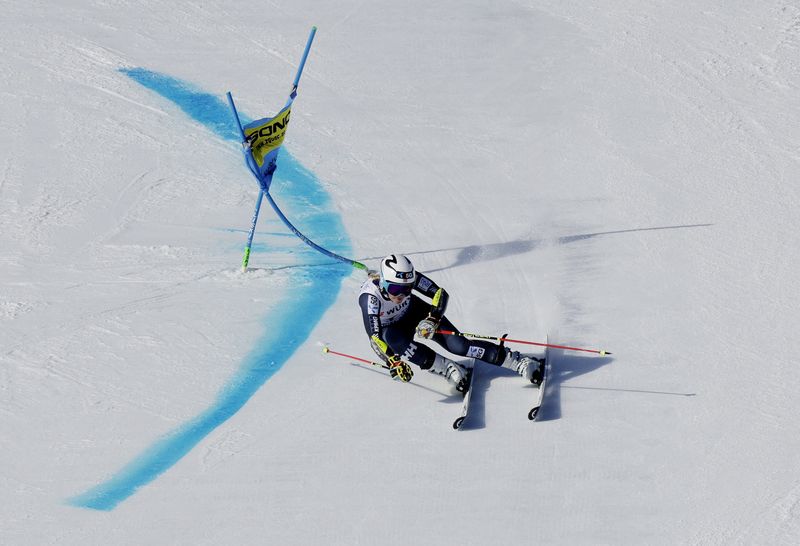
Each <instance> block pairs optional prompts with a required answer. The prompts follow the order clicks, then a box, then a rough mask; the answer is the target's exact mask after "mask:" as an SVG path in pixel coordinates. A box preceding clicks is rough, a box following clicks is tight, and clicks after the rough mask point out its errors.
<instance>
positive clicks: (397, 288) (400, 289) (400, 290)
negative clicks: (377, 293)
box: [383, 282, 414, 297]
mask: <svg viewBox="0 0 800 546" xmlns="http://www.w3.org/2000/svg"><path fill="white" fill-rule="evenodd" d="M413 286H414V285H412V284H393V283H390V282H384V283H383V289H384V290H386V292H387V293H388V294H389V295H390V296H395V297H397V296H406V297H407V296H410V295H411V289H412V288H413Z"/></svg>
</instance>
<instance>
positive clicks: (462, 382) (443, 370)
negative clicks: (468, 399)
mask: <svg viewBox="0 0 800 546" xmlns="http://www.w3.org/2000/svg"><path fill="white" fill-rule="evenodd" d="M428 371H429V372H431V373H436V374H439V375H443V376H445V378H446V379H447V381H448V382H449V383H450V384H451V385H453V387H455V389H456V390H457V391H458V392H461V393H465V392H467V387H468V385H469V371H468V370H467V369H466V368H465V367H464V366H462V365H461V364H456V363H455V362H453V361H452V360H450V359H447V358H445V357H443V356H442V355H436V358H435V359H434V361H433V365H432V366H431V368H430V369H429V370H428Z"/></svg>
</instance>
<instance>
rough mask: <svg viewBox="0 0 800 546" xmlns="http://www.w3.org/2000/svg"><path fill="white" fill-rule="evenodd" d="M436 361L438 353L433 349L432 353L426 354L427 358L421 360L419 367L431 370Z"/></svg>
mask: <svg viewBox="0 0 800 546" xmlns="http://www.w3.org/2000/svg"><path fill="white" fill-rule="evenodd" d="M435 361H436V353H434V352H432V351H431V353H430V354H429V355H426V356H425V359H424V360H422V361H421V362H420V364H419V367H420V369H422V370H430V369H431V367H432V366H433V363H434V362H435Z"/></svg>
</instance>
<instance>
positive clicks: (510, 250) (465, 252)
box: [358, 224, 714, 273]
mask: <svg viewBox="0 0 800 546" xmlns="http://www.w3.org/2000/svg"><path fill="white" fill-rule="evenodd" d="M713 225H714V224H685V225H675V226H656V227H644V228H634V229H619V230H614V231H598V232H595V233H580V234H576V235H567V236H564V237H558V238H557V239H555V242H556V244H559V245H567V244H570V243H575V242H579V241H586V240H588V239H594V238H597V237H603V236H607V235H621V234H625V233H637V232H642V231H662V230H673V229H692V228H701V227H710V226H713ZM546 242H548V239H518V240H516V241H507V242H504V243H490V244H486V245H468V246H460V247H451V248H440V249H436V250H421V251H417V252H406V253H405V255H406V256H423V255H425V254H435V253H437V252H457V254H456V257H455V259H454V260H453V263H451V264H450V265H446V266H444V267H439V268H436V269H428V270H426V273H436V272H438V271H444V270H446V269H452V268H454V267H459V266H463V265H468V264H472V263H479V262H489V261H492V260H499V259H501V258H505V257H507V256H514V255H518V254H525V253H528V252H530V251H532V250H534V249H536V248H537V247H539V246H541V245H542V244H544V243H546ZM382 257H383V256H367V257H364V258H358V260H359V261H362V262H367V261H370V260H380V259H381V258H382Z"/></svg>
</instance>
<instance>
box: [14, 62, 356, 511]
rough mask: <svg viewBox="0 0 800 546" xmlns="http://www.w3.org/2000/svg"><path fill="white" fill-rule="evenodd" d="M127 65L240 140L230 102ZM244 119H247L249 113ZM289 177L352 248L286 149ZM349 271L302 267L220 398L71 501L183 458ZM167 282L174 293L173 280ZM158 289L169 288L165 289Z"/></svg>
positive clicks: (136, 76)
mask: <svg viewBox="0 0 800 546" xmlns="http://www.w3.org/2000/svg"><path fill="white" fill-rule="evenodd" d="M122 72H123V73H125V74H127V75H128V76H129V77H130V78H131V79H133V80H134V81H136V82H138V83H140V84H141V85H143V86H145V87H147V88H149V89H151V90H153V91H155V92H157V93H158V94H160V95H162V96H163V97H164V98H166V99H169V100H171V101H172V102H173V103H175V104H176V105H177V106H178V107H179V108H180V109H181V110H182V111H183V112H184V113H185V114H186V115H188V116H189V117H190V118H192V119H193V120H196V121H198V122H200V123H202V124H203V125H204V126H206V127H207V128H209V129H210V130H211V131H213V132H214V133H215V134H216V135H217V136H218V137H219V138H222V139H224V140H227V141H235V142H237V143H238V142H239V134H238V131H237V130H236V129H235V127H233V119H232V116H231V113H230V111H229V109H228V107H227V105H226V104H224V103H223V102H222V101H221V100H220V99H218V98H217V97H215V96H213V95H209V94H207V93H203V92H201V91H200V90H198V89H196V88H194V87H193V86H191V85H189V84H187V83H185V82H181V81H179V80H176V79H174V78H172V77H170V76H167V75H164V74H158V73H155V72H151V71H148V70H145V69H142V68H134V69H124V70H122ZM243 122H244V123H247V122H246V121H245V120H244V118H243ZM147 174H148V173H147V172H145V173H143V174H142V175H140V176H139V177H137V178H135V179H134V180H132V181H131V182H129V183H128V185H127V186H126V187H125V188H123V190H122V192H121V195H120V198H119V200H118V203H117V204H118V205H119V204H120V203H123V202H125V201H127V199H125V194H126V192H128V191H129V190H130V188H132V187H134V186H137V185H139V184H140V183H141V181H142V180H143V179H144V178H145V176H146V175H147ZM284 179H285V180H291V181H293V182H295V183H296V188H295V195H294V196H293V199H292V202H290V207H291V206H292V205H295V206H296V204H295V203H294V202H295V201H299V202H302V203H304V205H305V206H306V207H308V206H309V205H311V206H312V207H311V208H312V210H317V211H319V212H318V214H317V215H316V217H314V218H305V219H304V224H303V230H304V231H307V233H308V234H309V236H310V237H311V238H312V239H314V240H324V239H325V238H326V237H327V238H329V239H331V242H328V243H326V246H327V247H328V248H331V249H334V251H335V252H338V253H341V254H347V253H348V251H349V243H348V242H347V240H346V237H345V235H344V229H343V228H342V226H341V223H340V221H339V220H338V218H337V217H336V216H335V215H334V214H333V213H329V212H326V211H327V210H328V209H329V203H328V199H327V196H326V195H325V194H324V192H323V191H322V190H321V189H319V187H320V184H319V181H318V180H317V179H316V177H315V176H314V175H313V174H312V173H311V172H310V171H308V170H306V169H304V168H303V167H301V166H300V165H299V163H297V161H296V160H295V159H294V158H292V157H291V156H290V155H289V154H288V152H287V151H286V150H282V152H281V156H280V157H279V170H278V172H277V175H276V177H275V185H274V186H273V187H274V188H278V187H280V185H281V182H284V181H285V180H284ZM262 214H263V213H262ZM336 235H340V240H338V241H336V240H335V236H336ZM255 250H257V248H256V249H255ZM350 272H351V268H350V266H347V265H343V264H330V265H323V266H322V267H315V268H313V273H312V274H303V273H300V274H298V281H297V282H296V283H294V284H295V286H292V287H290V289H289V291H288V292H289V295H290V298H288V299H287V300H286V304H285V305H284V306H283V308H282V309H281V310H280V311H278V312H277V313H273V315H271V316H269V317H267V319H266V322H267V323H268V324H270V328H269V330H268V331H267V332H266V333H265V334H264V336H263V337H262V339H260V340H259V341H258V343H257V344H256V348H255V349H254V350H253V351H252V352H251V354H250V355H249V356H248V357H247V358H246V359H245V361H244V362H243V363H242V364H241V367H240V369H239V371H238V372H237V374H236V375H235V376H234V377H232V378H231V379H230V380H229V381H228V384H227V385H226V386H225V387H223V389H222V390H221V391H220V393H219V395H218V396H217V399H216V401H215V402H214V404H212V405H211V406H210V407H208V409H206V410H205V411H204V412H202V413H201V414H199V415H197V416H196V417H195V418H193V419H191V420H190V421H188V422H186V423H184V424H182V425H180V426H178V427H177V428H175V429H174V430H173V431H172V432H170V433H169V434H167V435H166V436H164V437H162V438H161V439H159V440H158V441H156V442H155V443H154V444H153V445H152V446H150V447H149V448H147V449H145V450H144V451H143V452H142V453H140V454H139V455H138V456H136V457H135V458H134V459H133V460H132V461H131V462H130V463H129V464H127V465H126V466H125V467H124V468H122V469H121V470H120V471H119V472H117V473H116V474H114V475H113V476H112V477H111V478H109V479H107V480H106V481H104V482H102V483H100V484H99V485H97V486H95V487H93V488H91V489H89V490H88V491H86V492H84V493H81V494H79V495H76V496H74V497H72V498H70V499H69V500H68V503H69V504H72V505H74V506H78V507H84V508H92V509H96V510H112V509H114V508H115V507H116V506H117V505H118V504H119V503H120V502H122V501H124V500H125V499H127V498H128V497H130V496H131V495H133V494H134V493H135V492H136V490H137V489H138V488H140V487H141V486H143V485H145V484H147V483H149V482H151V481H152V480H154V479H156V478H157V477H158V476H159V475H160V474H162V473H163V472H165V471H166V470H168V469H169V468H170V467H171V466H173V465H174V464H175V463H177V462H178V461H179V460H180V459H181V458H182V457H183V456H184V455H186V454H187V453H188V452H189V451H191V450H192V449H193V448H194V447H195V446H196V445H197V444H198V443H199V442H200V441H201V440H202V439H203V438H205V437H206V436H207V435H208V434H209V433H210V432H212V431H213V430H214V429H216V428H217V427H218V426H220V425H221V424H222V423H224V422H225V421H227V420H228V419H229V418H230V417H231V416H233V415H234V414H235V413H236V412H237V411H239V409H241V408H242V406H244V404H245V403H246V402H247V401H248V400H249V399H250V397H251V396H252V395H253V394H254V393H255V392H256V391H257V390H258V389H259V388H260V387H261V385H263V384H264V383H265V382H266V381H267V380H269V379H270V378H271V377H272V376H273V375H274V374H275V373H276V372H277V371H278V370H279V369H280V368H281V366H283V364H284V363H285V362H286V361H287V360H288V359H289V358H290V357H291V356H292V354H293V353H294V352H295V350H296V349H297V347H299V346H300V345H302V344H303V342H304V341H305V340H306V339H307V337H308V336H309V334H310V333H311V331H312V330H313V329H314V327H315V326H316V324H317V322H318V321H319V319H320V318H321V317H322V315H323V314H324V313H325V311H326V310H327V308H328V307H329V306H330V305H332V304H333V302H334V301H335V300H336V296H337V294H338V292H339V287H340V285H341V281H342V279H343V278H344V277H345V276H347V275H348V274H349V273H350ZM168 290H169V291H170V293H171V292H172V291H173V290H174V288H170V289H168ZM154 297H169V295H168V294H167V293H164V294H160V295H157V296H154ZM149 299H151V298H148V300H149ZM6 307H7V308H8V310H7V311H6V313H7V314H8V313H13V312H16V311H15V308H14V307H13V306H6Z"/></svg>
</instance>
